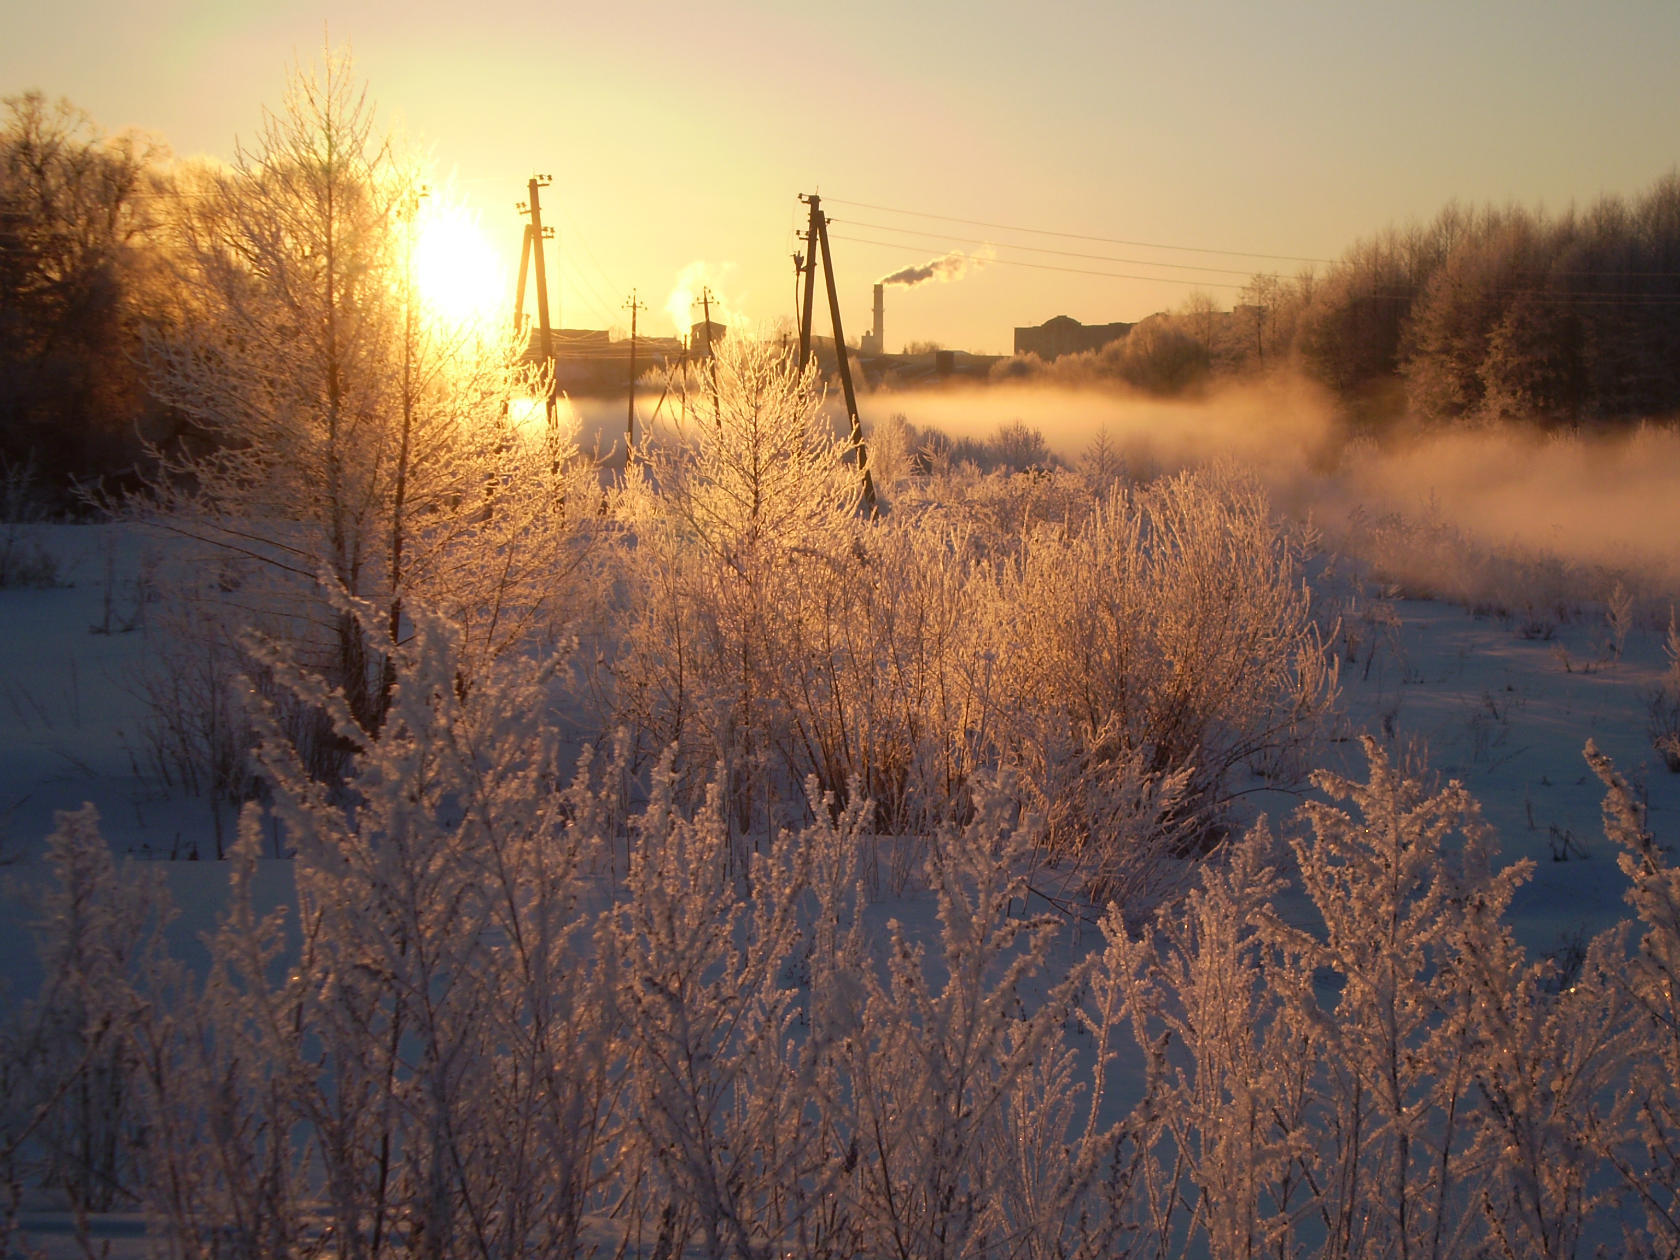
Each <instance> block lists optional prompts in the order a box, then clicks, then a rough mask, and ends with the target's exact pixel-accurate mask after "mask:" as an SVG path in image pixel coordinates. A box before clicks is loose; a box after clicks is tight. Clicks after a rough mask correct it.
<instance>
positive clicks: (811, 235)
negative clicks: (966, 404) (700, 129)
mask: <svg viewBox="0 0 1680 1260" xmlns="http://www.w3.org/2000/svg"><path fill="white" fill-rule="evenodd" d="M800 200H801V201H804V202H806V203H808V204H809V205H810V207H811V226H810V228H809V230H808V231H807V232H806V238H805V252H806V254H807V255H808V256H809V261H808V262H807V263H806V265H805V268H806V269H805V307H804V312H803V314H802V316H801V318H800V322H799V363H800V366H801V367H803V366H804V365H805V364H807V363H809V362H810V361H811V355H812V353H813V352H814V349H815V348H814V347H813V346H812V344H811V307H812V303H813V301H814V294H815V290H816V284H815V279H816V277H815V274H814V272H815V268H816V265H817V257H816V255H817V250H818V248H819V247H820V248H821V250H822V266H823V278H824V280H825V281H827V285H828V315H829V319H830V321H831V322H832V323H833V325H834V358H835V361H836V363H838V365H839V368H840V388H841V390H842V391H843V392H844V394H845V396H846V416H847V418H848V419H850V420H851V422H852V434H851V440H852V449H853V450H855V451H856V452H857V465H858V473H859V475H860V476H862V478H863V506H864V509H865V510H866V511H867V512H868V513H869V514H870V515H871V516H873V515H875V513H876V511H877V505H876V500H875V478H874V477H873V476H872V475H871V474H870V471H869V450H868V448H867V447H865V446H864V444H863V422H862V421H861V420H859V419H858V407H857V393H856V392H855V391H854V390H853V389H852V367H851V364H850V363H848V362H847V359H846V334H845V332H844V331H843V330H842V329H841V327H840V293H839V290H838V289H837V288H836V287H835V284H834V256H833V254H831V253H830V252H829V248H828V216H827V215H825V214H824V213H823V212H822V209H821V202H822V198H821V197H819V196H818V195H817V194H816V193H811V194H809V195H805V194H801V195H800Z"/></svg>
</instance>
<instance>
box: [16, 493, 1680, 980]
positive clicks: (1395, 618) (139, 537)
mask: <svg viewBox="0 0 1680 1260" xmlns="http://www.w3.org/2000/svg"><path fill="white" fill-rule="evenodd" d="M21 528H24V529H27V530H28V531H29V532H30V536H31V537H32V538H33V539H34V540H36V541H38V542H39V543H40V545H41V547H42V548H43V549H44V550H46V551H47V552H48V553H49V554H51V555H52V556H54V557H55V558H56V559H57V561H58V571H59V578H60V582H61V585H58V586H54V587H49V588H39V589H31V588H19V589H6V590H0V860H3V861H4V862H5V863H6V864H7V865H8V866H9V867H11V868H12V873H13V874H14V875H19V876H24V875H27V873H28V872H29V871H30V870H31V869H32V867H33V865H34V863H33V860H32V859H33V858H34V857H35V856H36V855H38V854H39V852H40V847H41V841H42V840H43V839H44V838H45V836H46V835H47V834H48V833H49V832H50V831H51V830H52V826H53V815H54V813H55V812H56V811H58V810H64V809H74V808H76V807H78V806H80V805H82V804H83V803H84V802H92V803H93V804H94V805H96V806H97V807H98V809H99V812H100V818H101V825H102V828H103V830H104V833H105V835H106V838H107V839H108V840H109V842H110V843H111V845H112V847H113V848H114V849H115V850H116V851H117V852H119V853H128V854H132V855H134V856H136V857H140V858H176V859H189V860H186V861H175V862H171V863H169V864H168V865H167V872H168V878H169V881H170V883H171V885H172V887H173V888H174V891H175V892H176V903H177V905H179V906H180V907H182V909H183V915H182V920H181V922H180V923H179V924H178V925H177V929H176V932H175V936H176V938H177V939H178V940H179V942H180V943H181V944H182V946H183V947H186V948H189V949H190V948H191V947H192V946H193V945H194V944H195V943H196V941H197V936H198V933H199V932H200V931H202V930H203V929H204V928H205V927H207V926H208V925H209V924H210V923H211V922H212V921H213V918H214V904H213V903H214V901H215V896H214V890H215V888H217V887H219V886H220V885H221V883H222V882H223V881H222V880H221V878H220V876H219V875H218V873H217V872H216V870H215V867H214V864H213V863H212V864H211V865H210V866H209V867H208V868H205V867H204V866H203V865H202V863H200V864H198V865H195V863H194V862H193V861H191V860H190V859H194V858H197V859H206V858H212V857H213V856H214V854H215V851H216V831H217V828H218V827H221V828H223V829H224V832H225V829H226V827H227V826H228V819H227V817H226V809H225V807H223V809H222V811H221V814H220V815H219V816H218V813H217V811H216V810H214V809H213V808H212V805H211V804H210V802H208V801H206V800H204V799H202V798H193V797H187V796H184V795H183V794H181V793H179V792H170V791H167V790H164V789H163V788H161V787H160V785H159V784H158V783H157V782H156V780H155V777H153V776H150V775H148V774H147V773H146V772H145V770H144V766H145V763H146V757H145V751H144V750H145V740H146V734H145V723H146V720H147V713H146V704H145V701H144V697H143V693H142V690H141V687H140V685H139V680H140V677H141V675H142V671H144V670H145V669H146V668H147V664H148V658H149V656H150V654H151V653H153V652H155V650H156V646H157V645H156V636H157V635H158V634H159V633H160V631H159V629H158V627H157V626H156V624H155V622H156V621H157V618H156V617H155V616H150V615H149V614H150V613H151V612H152V611H153V608H154V605H153V604H152V603H150V602H148V601H149V599H150V596H149V594H148V592H150V591H152V590H153V589H154V587H155V585H156V583H157V582H158V581H160V580H161V579H163V578H167V577H168V576H170V572H169V570H170V566H169V556H170V554H171V549H172V547H173V548H174V549H175V550H177V551H178V550H179V544H178V543H176V544H172V542H171V540H169V539H167V538H162V537H159V536H156V535H151V534H144V533H141V532H139V531H137V530H134V529H131V528H125V527H118V526H108V525H37V526H26V527H21ZM1344 623H1345V628H1344V635H1343V639H1342V641H1341V643H1340V644H1339V645H1338V646H1339V648H1340V650H1341V652H1342V654H1343V656H1344V659H1343V661H1342V710H1343V716H1342V719H1341V721H1340V722H1339V723H1338V725H1337V729H1336V732H1335V736H1334V738H1332V739H1331V740H1329V741H1327V742H1326V743H1325V745H1324V746H1323V747H1322V748H1321V749H1320V752H1319V756H1318V757H1317V758H1316V764H1318V765H1320V766H1324V767H1326V768H1330V769H1334V770H1337V771H1341V772H1344V773H1348V774H1351V775H1354V776H1359V775H1360V774H1361V768H1362V765H1363V756H1362V754H1361V752H1360V750H1359V744H1358V739H1357V736H1358V735H1360V734H1362V733H1370V734H1372V735H1374V736H1376V737H1377V738H1379V739H1381V740H1382V741H1383V742H1384V743H1385V744H1386V745H1388V746H1389V747H1391V748H1393V749H1395V750H1396V752H1397V754H1401V755H1404V754H1406V753H1408V752H1411V753H1413V754H1415V755H1421V756H1423V757H1425V758H1426V761H1427V765H1428V768H1429V770H1430V771H1431V772H1432V773H1433V774H1435V775H1437V776H1438V777H1439V778H1440V779H1441V780H1443V781H1445V780H1447V779H1457V780H1459V781H1461V782H1462V783H1463V784H1464V786H1465V787H1466V788H1468V789H1469V790H1470V792H1471V794H1472V795H1474V796H1475V797H1476V798H1477V799H1478V800H1479V801H1480V802H1481V804H1482V808H1483V811H1484V813H1485V815H1486V817H1487V820H1488V821H1489V822H1490V823H1491V824H1492V825H1493V826H1494V827H1495V828H1496V830H1497V831H1498V834H1499V837H1500V843H1501V847H1502V851H1503V853H1504V855H1505V856H1506V858H1508V859H1516V858H1523V857H1527V858H1532V859H1533V860H1534V862H1535V864H1536V866H1535V874H1534V878H1533V880H1532V881H1531V882H1530V883H1529V885H1528V886H1527V887H1526V888H1525V889H1524V890H1523V892H1522V894H1521V895H1520V896H1519V898H1518V900H1517V903H1516V906H1515V907H1514V925H1515V927H1516V930H1517V932H1518V934H1519V938H1520V939H1521V940H1522V941H1523V943H1524V944H1525V945H1526V946H1528V948H1529V949H1530V950H1532V951H1536V952H1541V953H1545V952H1550V951H1551V950H1553V949H1556V948H1559V947H1560V946H1561V945H1564V944H1566V943H1567V942H1568V941H1569V940H1571V939H1574V938H1577V937H1580V936H1590V935H1591V934H1592V933H1593V932H1594V931H1596V930H1598V929H1599V928H1601V927H1603V926H1605V925H1606V924H1608V923H1610V922H1613V921H1615V920H1616V919H1617V918H1620V917H1622V915H1623V914H1624V912H1625V907H1624V906H1623V904H1622V901H1621V896H1622V889H1623V886H1624V881H1623V879H1622V876H1621V873H1620V871H1618V870H1617V868H1616V864H1615V860H1614V855H1613V854H1612V853H1610V852H1608V851H1606V848H1605V846H1604V844H1603V841H1602V835H1601V833H1600V823H1599V809H1600V802H1601V799H1602V792H1601V789H1600V785H1599V783H1598V781H1597V780H1596V779H1595V778H1594V777H1593V776H1592V774H1591V772H1590V771H1589V770H1588V768H1587V765H1586V763H1585V761H1584V760H1583V759H1582V757H1581V749H1582V746H1583V744H1584V743H1585V742H1586V741H1587V740H1588V739H1592V740H1595V741H1596V742H1597V744H1598V746H1599V747H1600V748H1601V749H1602V750H1603V751H1605V752H1607V753H1608V754H1609V755H1610V756H1611V757H1612V758H1613V759H1614V760H1615V761H1616V763H1617V765H1618V766H1619V767H1620V768H1621V769H1622V771H1623V772H1624V773H1625V774H1627V775H1629V776H1630V778H1631V779H1632V781H1633V782H1634V783H1635V784H1636V785H1637V786H1638V787H1639V788H1641V789H1642V790H1643V792H1644V794H1645V798H1646V801H1647V803H1648V805H1649V809H1650V826H1651V829H1652V831H1653V832H1654V833H1655V834H1656V836H1657V838H1658V840H1659V841H1668V842H1672V841H1674V840H1675V839H1677V838H1680V821H1677V820H1680V776H1677V775H1672V774H1670V773H1669V772H1668V771H1667V769H1666V768H1665V767H1664V766H1663V764H1662V761H1661V759H1660V758H1659V757H1658V756H1657V754H1656V753H1655V752H1654V751H1653V749H1652V747H1651V742H1650V738H1649V735H1648V732H1647V721H1648V710H1649V701H1650V697H1651V695H1652V693H1653V692H1654V691H1655V690H1656V688H1657V686H1658V682H1659V680H1660V678H1661V675H1662V673H1663V669H1664V665H1665V662H1664V658H1663V648H1662V636H1661V635H1660V634H1659V633H1657V632H1656V631H1655V630H1654V629H1652V628H1651V627H1649V626H1645V627H1635V628H1634V629H1633V630H1632V631H1631V632H1630V633H1629V635H1628V637H1627V640H1626V643H1625V645H1624V646H1623V650H1622V653H1621V655H1620V657H1619V658H1617V657H1616V655H1615V653H1614V652H1613V651H1612V647H1613V644H1612V641H1611V639H1612V636H1611V634H1610V631H1609V628H1608V626H1607V625H1606V623H1605V621H1604V619H1603V618H1602V617H1601V616H1599V615H1597V614H1596V613H1595V612H1593V611H1591V610H1588V611H1586V612H1583V613H1582V614H1581V615H1580V616H1578V617H1577V618H1576V619H1575V620H1573V621H1570V622H1566V623H1564V624H1561V625H1559V626H1557V627H1556V628H1555V629H1552V630H1550V632H1549V637H1541V636H1538V635H1536V636H1534V637H1525V634H1524V633H1523V629H1524V628H1523V627H1522V626H1520V625H1518V624H1516V623H1515V622H1513V621H1511V620H1509V619H1501V618H1498V617H1493V616H1480V617H1477V616H1472V615H1471V614H1470V613H1469V612H1467V611H1465V610H1464V609H1462V608H1460V607H1458V606H1456V605H1449V604H1442V603H1437V602H1433V601H1424V600H1411V599H1400V598H1392V599H1387V600H1380V599H1378V600H1372V599H1365V600H1361V601H1359V602H1356V603H1355V604H1354V605H1353V607H1352V608H1351V609H1350V611H1349V612H1348V613H1347V614H1346V616H1345V617H1344ZM1350 645H1351V647H1350ZM1350 654H1351V657H1352V659H1346V658H1347V657H1348V656H1349V655H1350ZM1252 799H1253V807H1254V808H1255V809H1256V810H1261V809H1263V810H1265V811H1266V812H1268V813H1269V814H1270V815H1271V817H1272V819H1273V821H1274V822H1277V823H1281V822H1283V820H1284V818H1285V816H1286V815H1287V813H1288V812H1289V811H1290V810H1291V808H1292V807H1293V804H1294V798H1293V797H1291V796H1288V795H1285V794H1282V793H1277V792H1271V791H1264V790H1261V791H1257V792H1256V793H1255V795H1254V797H1253V798H1252ZM283 868H284V863H279V864H277V871H279V870H283ZM25 918H26V916H24V915H18V914H11V915H7V916H4V917H3V918H0V942H3V943H0V950H3V951H4V952H3V953H0V958H3V959H4V963H3V967H4V971H5V973H6V974H7V975H8V976H10V977H12V978H13V979H14V982H16V981H26V979H27V976H28V974H29V959H28V949H27V948H26V941H25V933H24V931H23V926H24V919H25ZM18 987H24V986H20V985H18V984H16V983H14V986H13V991H14V992H16V991H17V988H18Z"/></svg>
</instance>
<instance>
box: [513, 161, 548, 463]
mask: <svg viewBox="0 0 1680 1260" xmlns="http://www.w3.org/2000/svg"><path fill="white" fill-rule="evenodd" d="M552 182H553V181H552V179H551V177H549V176H547V175H533V176H531V179H530V182H529V183H528V184H527V185H526V188H527V191H528V193H529V196H530V200H529V201H522V202H520V203H519V212H520V213H521V214H524V215H529V216H530V219H531V221H530V222H529V223H528V224H526V225H525V248H523V249H521V250H520V262H519V292H518V296H517V297H516V299H515V301H516V302H517V303H518V306H519V314H521V315H523V314H524V307H525V261H526V259H527V257H530V258H534V260H535V262H536V272H537V349H538V352H539V353H540V354H541V355H542V361H543V364H544V365H545V366H546V367H547V368H548V369H549V372H550V376H549V383H548V397H547V398H546V399H545V400H544V402H543V411H544V413H545V414H546V415H547V417H548V427H549V429H550V430H551V431H552V430H553V429H554V428H555V427H556V424H557V423H558V417H557V416H556V414H555V405H554V398H555V388H556V387H555V382H554V377H553V375H552V373H553V371H554V337H553V332H552V330H551V328H550V327H549V322H548V270H547V268H546V267H545V266H544V265H543V252H544V251H543V242H544V241H546V240H549V239H550V238H552V237H553V235H554V229H553V228H545V227H543V221H542V200H541V198H540V197H539V196H538V189H542V188H547V187H548V186H549V184H550V183H552Z"/></svg>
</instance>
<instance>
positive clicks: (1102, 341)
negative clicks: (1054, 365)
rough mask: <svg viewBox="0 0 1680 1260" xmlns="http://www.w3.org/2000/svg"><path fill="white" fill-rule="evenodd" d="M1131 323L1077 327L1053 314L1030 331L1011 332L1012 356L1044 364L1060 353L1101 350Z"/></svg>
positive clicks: (1123, 332) (1115, 339)
mask: <svg viewBox="0 0 1680 1260" xmlns="http://www.w3.org/2000/svg"><path fill="white" fill-rule="evenodd" d="M1132 327H1133V325H1131V324H1081V323H1080V322H1079V321H1078V320H1077V319H1073V318H1071V317H1070V316H1067V315H1057V316H1056V317H1055V318H1054V319H1047V320H1045V321H1044V322H1043V323H1042V324H1039V325H1038V326H1037V327H1034V328H1017V329H1016V330H1015V353H1016V354H1036V355H1037V356H1038V357H1039V358H1041V359H1043V360H1044V361H1045V362H1049V361H1050V360H1051V359H1059V358H1061V357H1062V356H1063V355H1064V354H1083V353H1084V352H1085V351H1087V350H1101V349H1102V348H1103V347H1104V346H1106V345H1109V344H1110V343H1112V342H1116V341H1119V340H1120V339H1121V338H1122V337H1124V336H1125V335H1126V334H1127V333H1129V332H1131V331H1132Z"/></svg>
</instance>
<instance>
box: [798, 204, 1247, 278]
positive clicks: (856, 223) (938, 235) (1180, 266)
mask: <svg viewBox="0 0 1680 1260" xmlns="http://www.w3.org/2000/svg"><path fill="white" fill-rule="evenodd" d="M829 222H830V223H844V224H846V225H847V226H849V227H860V228H868V229H870V230H871V231H875V232H897V233H899V235H901V236H922V237H926V238H927V239H929V240H935V241H958V242H960V243H962V244H964V245H992V246H995V247H996V248H998V249H1021V250H1026V251H1027V252H1029V253H1033V254H1052V255H1054V256H1055V257H1058V258H1085V259H1089V260H1091V261H1093V262H1111V263H1120V264H1122V265H1124V266H1129V267H1170V268H1172V269H1173V270H1175V271H1211V272H1215V273H1217V274H1219V275H1226V276H1252V275H1253V274H1254V273H1253V272H1252V271H1250V270H1245V269H1243V268H1240V267H1203V266H1200V265H1198V264H1196V263H1170V262H1155V261H1154V260H1153V259H1149V258H1115V257H1113V256H1112V255H1109V254H1080V253H1075V252H1074V251H1072V250H1067V249H1050V248H1048V247H1047V246H1044V245H1018V244H1016V243H1015V242H1013V241H995V240H992V239H990V238H989V237H983V236H953V235H951V234H950V233H947V232H919V231H917V230H916V229H915V228H901V227H893V226H892V225H891V224H888V223H864V222H862V221H860V220H857V219H833V218H831V219H829Z"/></svg>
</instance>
